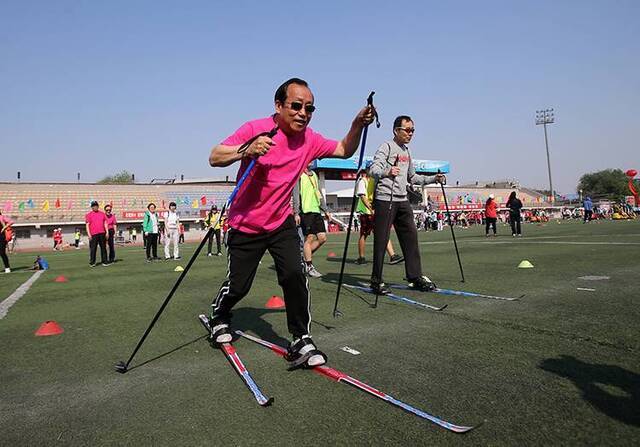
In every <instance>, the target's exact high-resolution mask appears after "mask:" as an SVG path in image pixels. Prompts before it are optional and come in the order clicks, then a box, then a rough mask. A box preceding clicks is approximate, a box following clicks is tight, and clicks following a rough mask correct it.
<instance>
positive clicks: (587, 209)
mask: <svg viewBox="0 0 640 447" xmlns="http://www.w3.org/2000/svg"><path fill="white" fill-rule="evenodd" d="M582 206H583V207H584V220H583V221H582V223H587V222H591V217H592V216H593V202H592V201H591V197H588V196H587V197H585V198H584V200H583V201H582Z"/></svg>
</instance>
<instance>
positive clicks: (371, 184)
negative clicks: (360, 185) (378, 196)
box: [357, 177, 376, 214]
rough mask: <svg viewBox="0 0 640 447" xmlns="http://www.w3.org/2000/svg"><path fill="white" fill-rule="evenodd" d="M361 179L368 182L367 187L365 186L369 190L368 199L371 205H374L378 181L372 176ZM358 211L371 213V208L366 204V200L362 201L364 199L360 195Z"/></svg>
mask: <svg viewBox="0 0 640 447" xmlns="http://www.w3.org/2000/svg"><path fill="white" fill-rule="evenodd" d="M360 181H364V182H366V183H367V184H366V187H365V190H366V191H367V200H368V201H369V203H370V204H371V206H373V195H374V193H375V191H376V181H375V180H374V179H372V178H371V177H367V179H366V180H364V179H362V180H360ZM357 211H358V213H360V214H371V210H369V208H367V207H366V206H364V202H363V201H362V199H361V198H360V197H358V208H357Z"/></svg>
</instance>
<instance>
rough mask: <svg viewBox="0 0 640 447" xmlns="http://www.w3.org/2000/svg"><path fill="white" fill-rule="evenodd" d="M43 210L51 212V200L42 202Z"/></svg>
mask: <svg viewBox="0 0 640 447" xmlns="http://www.w3.org/2000/svg"><path fill="white" fill-rule="evenodd" d="M42 211H44V212H45V213H47V212H49V201H48V200H45V201H44V203H43V204H42Z"/></svg>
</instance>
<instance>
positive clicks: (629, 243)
mask: <svg viewBox="0 0 640 447" xmlns="http://www.w3.org/2000/svg"><path fill="white" fill-rule="evenodd" d="M465 242H472V243H477V244H478V243H480V244H489V245H491V244H552V245H640V242H573V241H531V242H528V241H523V240H518V241H465Z"/></svg>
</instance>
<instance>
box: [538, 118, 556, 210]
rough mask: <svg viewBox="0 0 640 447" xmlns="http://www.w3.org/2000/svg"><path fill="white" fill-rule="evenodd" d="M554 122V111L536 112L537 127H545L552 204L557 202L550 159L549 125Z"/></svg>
mask: <svg viewBox="0 0 640 447" xmlns="http://www.w3.org/2000/svg"><path fill="white" fill-rule="evenodd" d="M554 122H555V115H554V111H553V109H544V110H536V126H539V125H542V126H543V127H544V145H545V147H546V148H547V170H548V171H549V195H550V197H551V203H552V204H553V202H554V200H555V194H554V193H553V181H552V180H551V158H550V157H549V137H548V136H547V124H553V123H554Z"/></svg>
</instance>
